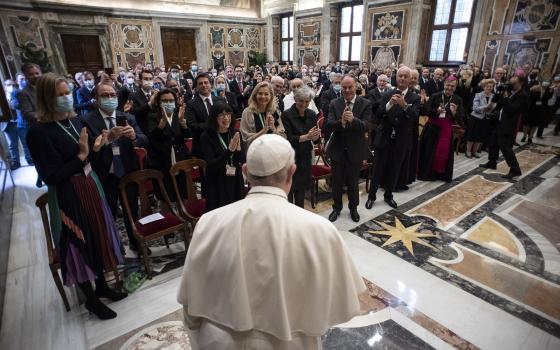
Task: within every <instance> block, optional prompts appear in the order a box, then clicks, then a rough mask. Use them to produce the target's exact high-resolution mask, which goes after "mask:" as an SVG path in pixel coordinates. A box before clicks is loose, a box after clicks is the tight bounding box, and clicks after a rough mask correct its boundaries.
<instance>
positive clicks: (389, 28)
mask: <svg viewBox="0 0 560 350" xmlns="http://www.w3.org/2000/svg"><path fill="white" fill-rule="evenodd" d="M399 15H400V17H399ZM405 16H406V10H405V9H403V10H396V11H391V10H387V11H383V12H374V13H372V14H371V37H370V39H371V41H386V40H403V32H404V25H405V19H406V18H405ZM383 33H391V35H389V36H381V35H382V34H383Z"/></svg>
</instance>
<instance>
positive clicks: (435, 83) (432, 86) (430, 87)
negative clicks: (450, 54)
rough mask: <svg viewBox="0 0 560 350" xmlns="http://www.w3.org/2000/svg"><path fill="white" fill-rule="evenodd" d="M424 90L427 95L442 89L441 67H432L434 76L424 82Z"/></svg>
mask: <svg viewBox="0 0 560 350" xmlns="http://www.w3.org/2000/svg"><path fill="white" fill-rule="evenodd" d="M424 91H426V95H427V96H428V97H429V96H431V95H432V94H435V93H436V92H440V91H443V69H441V68H436V69H434V77H433V78H432V79H430V80H429V81H428V82H427V83H426V84H424Z"/></svg>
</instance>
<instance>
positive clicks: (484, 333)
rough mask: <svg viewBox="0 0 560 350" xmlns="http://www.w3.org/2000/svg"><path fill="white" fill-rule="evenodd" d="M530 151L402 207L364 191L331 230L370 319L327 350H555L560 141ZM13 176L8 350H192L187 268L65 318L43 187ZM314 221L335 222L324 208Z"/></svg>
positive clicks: (409, 197)
mask: <svg viewBox="0 0 560 350" xmlns="http://www.w3.org/2000/svg"><path fill="white" fill-rule="evenodd" d="M535 142H536V144H534V145H532V146H530V147H529V146H522V147H521V148H519V149H517V150H516V152H517V154H518V157H519V161H520V164H521V166H522V169H523V176H522V177H520V178H519V179H517V180H516V181H505V180H503V179H501V177H500V176H499V174H498V173H497V172H493V171H485V170H484V169H481V168H478V164H479V163H482V162H484V161H485V160H486V159H485V155H486V154H485V153H483V155H484V156H483V157H482V158H481V159H478V160H477V159H467V158H465V157H464V156H463V155H459V156H457V157H456V159H455V167H454V179H453V181H452V182H451V183H449V184H446V183H442V182H416V183H414V184H413V185H412V186H410V189H409V190H408V191H406V192H402V193H396V194H395V200H396V201H397V203H399V207H398V208H397V209H396V210H394V209H392V208H390V207H389V206H388V205H386V204H385V203H384V202H383V201H378V202H376V203H375V205H374V207H373V208H372V209H371V210H367V209H365V208H364V206H363V204H364V203H365V199H366V196H367V194H366V193H365V185H364V184H362V185H361V187H360V190H361V203H362V205H361V206H360V207H359V213H360V216H361V221H360V222H359V223H358V224H356V223H354V222H353V221H351V220H350V215H349V212H348V211H347V210H344V211H343V212H342V215H341V217H340V218H339V220H338V221H337V222H335V226H336V227H337V228H338V230H339V231H340V234H341V235H342V237H343V239H344V241H345V242H346V244H347V246H348V249H349V250H350V253H351V255H352V257H353V259H354V261H355V262H356V265H357V266H358V270H359V272H360V273H361V275H362V276H363V278H364V280H365V281H366V285H367V286H368V293H367V295H363V296H362V297H361V304H362V310H363V312H362V315H360V316H357V317H355V318H354V319H352V320H351V321H349V322H348V323H345V324H341V325H338V326H336V327H334V328H332V329H331V330H329V332H328V333H327V334H326V335H325V336H324V337H323V347H324V348H325V349H453V348H455V349H560V231H559V230H558V227H559V225H560V221H559V220H560V219H559V218H560V158H559V157H558V155H559V150H560V137H554V136H551V131H550V130H546V131H545V138H544V139H540V140H535ZM506 170H507V169H505V165H503V164H500V165H499V167H498V172H500V171H502V172H503V171H506ZM14 178H15V182H16V185H17V186H16V188H15V192H14V206H13V224H12V229H11V240H10V251H9V257H8V266H7V268H6V270H7V274H6V286H7V288H6V293H5V300H4V303H3V310H4V312H3V316H2V329H1V330H0V349H99V350H110V349H123V350H124V349H148V348H149V349H156V348H161V349H164V348H171V347H172V348H175V349H188V348H189V345H188V339H187V338H185V337H184V334H183V333H182V331H181V325H180V322H179V321H180V320H181V312H180V305H179V304H177V302H176V292H177V287H178V283H179V280H180V274H181V269H171V270H169V271H167V272H165V273H161V274H159V275H157V276H155V277H154V278H153V279H152V280H150V281H148V282H146V283H145V284H144V285H143V286H142V287H141V288H140V289H139V290H138V291H136V292H134V293H132V294H131V295H130V296H129V297H128V298H126V299H124V300H121V301H119V302H115V303H112V304H111V308H113V309H114V310H115V311H116V312H117V313H118V315H119V316H118V317H117V318H116V319H113V320H109V321H99V320H97V319H95V318H94V317H92V316H90V315H89V314H88V313H87V311H86V310H85V309H84V307H83V306H81V305H80V304H79V302H78V297H77V295H76V291H75V290H74V289H73V288H66V293H67V295H68V296H69V299H70V304H71V308H72V309H71V311H70V312H66V311H65V309H64V306H63V304H62V300H61V298H60V295H59V293H58V291H57V289H56V287H55V285H54V283H53V279H52V277H51V275H50V271H49V268H48V265H47V263H46V261H47V257H46V249H45V239H44V235H43V231H42V223H41V218H40V214H39V212H38V210H37V209H36V207H35V205H34V201H35V199H36V198H37V197H38V196H39V195H40V194H42V193H44V191H45V189H44V188H42V189H37V188H36V187H35V180H36V173H35V171H34V169H33V168H31V167H24V168H20V169H18V170H17V171H15V172H14ZM378 197H379V196H378ZM315 212H317V214H318V215H321V216H323V217H327V216H328V214H329V212H330V203H329V201H324V202H322V203H319V205H318V207H317V208H316V210H315ZM181 249H182V248H181V244H175V245H172V246H171V250H172V251H173V252H174V253H177V252H180V250H181ZM156 253H158V254H159V252H156ZM162 254H163V252H162ZM170 339H171V340H170ZM171 343H174V344H171Z"/></svg>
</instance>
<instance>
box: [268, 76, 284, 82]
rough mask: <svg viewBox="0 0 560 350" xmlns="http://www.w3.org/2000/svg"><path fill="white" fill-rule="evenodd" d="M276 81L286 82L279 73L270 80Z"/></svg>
mask: <svg viewBox="0 0 560 350" xmlns="http://www.w3.org/2000/svg"><path fill="white" fill-rule="evenodd" d="M276 81H278V82H282V83H284V78H282V77H281V76H279V75H274V76H273V77H272V78H271V79H270V82H271V83H274V82H276Z"/></svg>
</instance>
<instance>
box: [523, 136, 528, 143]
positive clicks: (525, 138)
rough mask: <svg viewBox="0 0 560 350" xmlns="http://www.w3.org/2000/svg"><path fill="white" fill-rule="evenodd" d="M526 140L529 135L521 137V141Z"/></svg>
mask: <svg viewBox="0 0 560 350" xmlns="http://www.w3.org/2000/svg"><path fill="white" fill-rule="evenodd" d="M529 140H530V139H529ZM525 141H527V137H525V136H523V138H522V139H521V142H525Z"/></svg>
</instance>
